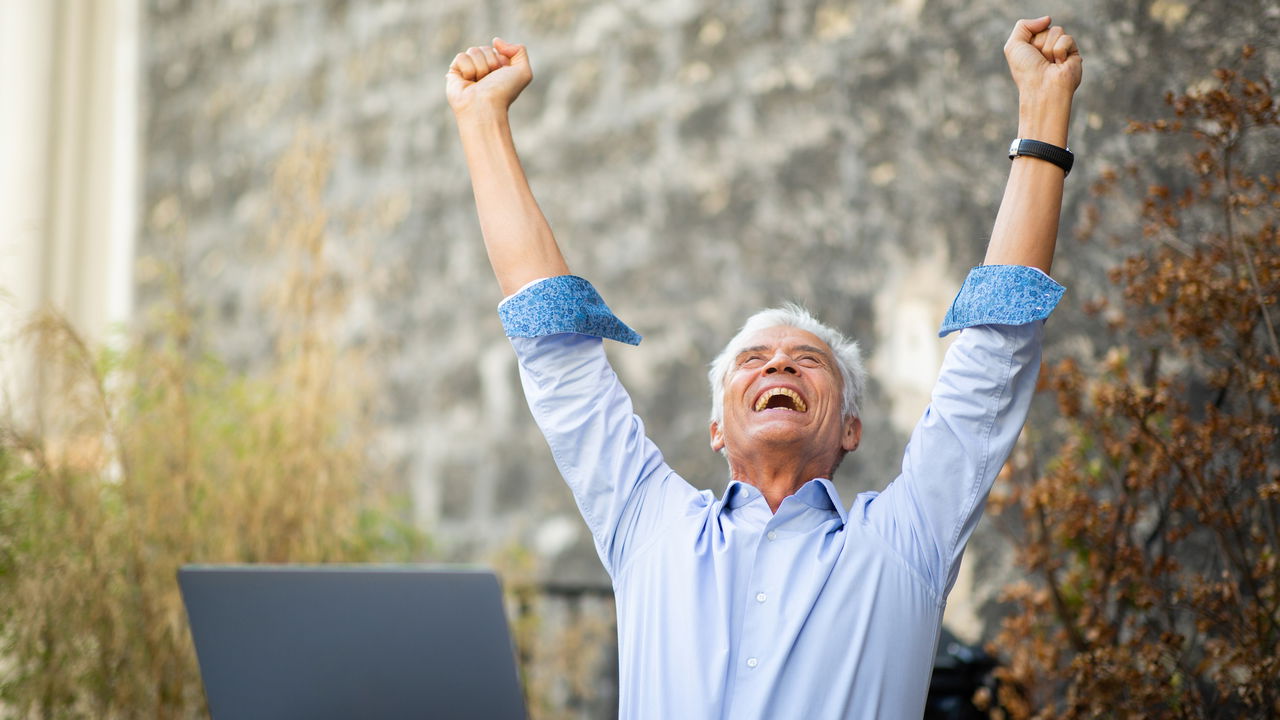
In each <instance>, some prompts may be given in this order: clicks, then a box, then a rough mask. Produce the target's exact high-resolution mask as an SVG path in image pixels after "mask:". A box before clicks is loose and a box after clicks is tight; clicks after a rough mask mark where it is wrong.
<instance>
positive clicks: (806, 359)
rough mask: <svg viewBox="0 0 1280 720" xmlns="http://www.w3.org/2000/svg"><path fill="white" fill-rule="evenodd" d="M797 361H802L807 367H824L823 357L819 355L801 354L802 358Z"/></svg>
mask: <svg viewBox="0 0 1280 720" xmlns="http://www.w3.org/2000/svg"><path fill="white" fill-rule="evenodd" d="M796 362H798V363H800V364H801V365H803V366H805V367H813V368H816V367H822V359H821V358H819V357H818V356H817V355H801V356H800V358H799V359H797V360H796Z"/></svg>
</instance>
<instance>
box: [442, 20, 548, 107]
mask: <svg viewBox="0 0 1280 720" xmlns="http://www.w3.org/2000/svg"><path fill="white" fill-rule="evenodd" d="M445 78H446V81H445V94H446V96H447V97H448V98H449V107H451V108H453V112H454V114H455V115H463V114H466V113H468V112H471V111H474V110H499V111H505V110H506V109H507V108H508V107H510V105H511V103H513V102H515V99H516V98H517V97H518V96H519V95H520V91H522V90H524V89H525V87H526V86H527V85H528V84H529V81H530V80H532V79H533V67H532V66H530V65H529V53H528V51H527V50H525V47H524V46H523V45H512V44H511V43H508V42H505V41H504V40H503V39H502V38H494V39H493V45H491V46H487V47H472V48H468V49H467V51H466V52H463V53H458V54H457V55H455V56H454V58H453V63H452V64H450V65H449V72H448V74H447V75H445Z"/></svg>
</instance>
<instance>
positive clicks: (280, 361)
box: [0, 136, 423, 718]
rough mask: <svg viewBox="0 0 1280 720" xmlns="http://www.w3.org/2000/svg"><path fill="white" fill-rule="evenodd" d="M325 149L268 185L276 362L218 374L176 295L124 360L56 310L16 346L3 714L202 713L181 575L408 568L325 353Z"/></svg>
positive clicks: (2, 433) (0, 667)
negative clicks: (27, 408)
mask: <svg viewBox="0 0 1280 720" xmlns="http://www.w3.org/2000/svg"><path fill="white" fill-rule="evenodd" d="M327 172H328V154H327V152H326V151H325V148H324V146H323V145H322V144H320V143H318V142H316V141H314V140H312V139H310V138H308V137H306V136H303V137H302V138H301V140H300V141H299V142H298V144H297V145H296V146H295V147H294V148H293V149H292V150H291V151H290V152H289V153H287V154H286V156H285V157H284V158H283V160H282V162H281V164H280V167H279V168H278V170H277V173H276V178H275V203H276V207H277V208H279V213H278V217H277V221H276V223H275V225H274V227H273V229H272V232H271V238H272V241H273V247H274V248H275V249H276V251H277V252H278V253H279V256H280V260H281V261H282V263H283V265H284V267H285V271H284V273H283V274H282V276H281V277H282V279H281V281H280V283H279V284H278V286H277V290H278V293H277V294H276V297H274V298H273V300H272V302H271V303H270V307H269V308H268V312H267V313H266V314H265V316H264V319H265V320H266V321H267V322H275V323H276V327H275V328H274V329H275V331H276V333H277V334H276V339H277V342H276V345H275V352H274V356H273V357H272V358H271V359H270V361H269V362H267V363H266V364H265V367H264V369H263V370H262V371H261V372H257V373H254V374H252V375H251V374H248V373H236V372H232V371H230V370H229V369H228V368H227V367H226V366H225V365H224V364H222V363H221V362H219V361H218V360H217V359H216V358H213V357H210V356H208V355H207V354H204V353H202V352H201V351H200V349H199V348H200V345H201V343H200V342H199V341H198V340H199V339H198V337H196V336H195V334H194V332H193V330H192V328H193V326H194V318H193V313H192V311H191V310H190V309H189V308H188V307H187V305H186V303H185V301H184V299H183V297H182V287H181V285H180V283H179V282H177V281H176V280H175V281H173V282H172V283H171V293H170V294H171V298H172V301H171V302H169V303H166V307H165V310H164V312H163V313H162V314H161V315H159V316H157V317H156V318H154V319H153V321H152V322H151V323H150V327H148V328H147V329H146V330H145V331H144V332H140V333H138V334H137V336H136V338H137V339H135V340H133V341H131V343H130V344H129V346H128V347H127V348H125V349H124V350H121V351H115V352H113V351H109V350H100V351H95V350H92V349H90V348H89V347H88V346H87V345H86V343H85V342H84V341H83V340H82V339H81V338H80V337H79V336H78V335H77V334H76V332H75V330H74V329H73V328H71V327H70V326H69V325H68V324H67V323H66V322H65V321H63V320H61V319H60V318H58V317H56V316H54V315H44V316H42V317H40V318H38V319H37V320H35V321H34V322H33V323H32V324H31V326H30V327H29V328H28V329H27V331H26V332H25V333H23V335H22V337H21V338H20V339H19V340H17V341H15V343H18V342H20V343H23V344H25V345H26V346H27V348H28V349H29V350H31V351H32V352H33V353H34V356H35V358H36V360H37V364H38V366H39V372H38V382H39V387H38V389H39V392H38V393H37V394H36V395H37V403H36V406H37V408H39V410H40V411H41V412H40V415H39V417H38V418H37V421H36V422H33V423H28V424H27V425H26V426H19V424H18V423H17V422H16V421H14V420H12V419H11V420H9V421H6V422H4V423H3V424H2V425H0V613H2V614H0V641H2V642H3V649H2V650H0V677H2V678H3V681H2V683H0V702H2V703H3V705H0V707H3V708H4V709H5V710H7V712H8V713H9V714H11V715H14V716H17V717H59V718H76V717H91V718H114V717H146V718H185V717H193V716H199V715H203V714H205V710H204V700H203V693H202V691H201V686H200V680H199V674H198V671H197V667H196V663H195V657H194V653H193V651H192V647H191V644H190V637H189V633H188V630H187V627H186V616H185V612H184V610H183V606H182V601H181V598H180V595H179V591H178V586H177V582H176V570H177V568H178V567H179V566H180V565H182V564H185V563H193V562H199V563H205V562H208V563H223V562H269V563H283V562H363V561H370V560H406V559H409V558H412V557H414V556H416V555H418V554H420V552H421V551H422V549H423V538H422V537H421V536H420V535H419V534H418V533H416V532H415V531H413V530H411V529H409V527H408V525H406V524H405V523H403V522H401V521H400V520H399V519H398V518H399V517H400V515H401V513H400V511H399V510H398V509H397V507H396V506H395V505H394V504H393V503H392V502H391V499H390V495H389V494H388V493H387V492H386V490H385V487H384V485H383V483H382V482H381V479H380V478H381V475H380V474H379V473H378V471H377V469H376V468H375V467H374V465H373V464H372V463H371V460H370V458H371V453H370V448H369V443H368V435H369V433H368V432H367V428H366V424H365V422H364V417H363V415H364V412H363V406H364V402H363V401H364V398H363V395H364V393H365V391H366V390H368V383H367V382H366V381H365V378H366V377H367V373H366V372H365V371H364V370H363V368H362V365H361V362H360V358H359V357H358V356H356V355H353V354H351V353H345V352H343V351H341V350H340V349H339V348H337V347H335V345H334V343H333V341H332V340H331V338H332V337H333V335H334V334H333V332H332V330H331V327H330V323H331V322H332V321H333V320H334V319H335V318H336V317H337V314H338V313H339V312H340V311H341V309H342V298H341V296H340V294H339V293H338V291H337V290H336V289H335V288H336V287H338V285H337V284H336V283H334V282H333V273H332V272H331V271H330V269H329V268H328V267H327V265H326V263H325V254H324V239H325V238H324V235H325V226H326V219H325V218H326V216H325V213H324V207H323V204H322V197H321V196H322V192H323V188H324V184H325V181H326V178H327Z"/></svg>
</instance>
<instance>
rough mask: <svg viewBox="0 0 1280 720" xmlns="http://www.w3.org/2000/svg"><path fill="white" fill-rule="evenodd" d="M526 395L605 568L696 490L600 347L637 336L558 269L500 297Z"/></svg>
mask: <svg viewBox="0 0 1280 720" xmlns="http://www.w3.org/2000/svg"><path fill="white" fill-rule="evenodd" d="M499 314H500V316H501V319H502V322H503V326H504V328H506V330H507V334H508V336H510V338H511V343H512V346H513V347H514V348H515V350H516V356H517V358H518V360H519V367H520V380H521V383H522V384H523V386H524V392H525V398H526V400H527V401H528V403H529V409H530V411H531V412H532V413H533V416H534V419H535V420H536V421H537V423H538V427H539V428H540V429H541V430H542V434H543V436H544V437H545V438H546V440H547V444H548V446H550V448H551V454H552V457H553V458H554V460H555V462H556V466H557V467H558V468H559V470H560V473H561V474H562V475H563V476H564V479H565V482H566V483H567V484H568V485H569V488H570V490H571V491H572V492H573V496H574V499H575V501H576V502H577V504H578V509H579V510H580V511H581V513H582V516H583V518H584V519H585V520H586V522H587V526H588V528H589V529H590V531H591V534H592V537H593V538H594V540H595V544H596V550H597V552H598V553H599V555H600V559H601V561H602V562H603V563H604V566H605V569H606V570H608V572H609V574H610V575H611V576H616V575H615V574H616V572H617V570H618V569H620V568H621V567H622V566H623V565H624V564H625V561H626V557H627V555H628V554H629V553H630V552H631V551H632V550H633V549H635V548H638V547H641V546H643V545H645V544H646V543H647V541H648V539H649V538H651V537H654V536H655V533H656V532H657V531H658V530H659V529H660V528H661V527H662V526H663V525H664V524H665V523H666V522H668V521H669V520H671V519H673V518H674V517H676V516H678V515H680V514H682V511H683V510H684V509H686V508H688V507H689V506H690V504H691V503H697V502H699V500H700V498H701V497H702V496H701V494H699V493H698V492H697V491H696V490H694V489H693V488H692V487H691V486H690V485H689V484H688V483H686V482H685V481H684V480H683V479H681V478H680V477H679V476H678V475H676V474H675V473H674V472H673V471H672V470H671V468H670V467H669V466H668V465H667V464H666V462H665V461H664V460H663V457H662V453H661V452H660V451H659V450H658V448H657V447H656V446H655V445H654V444H653V442H651V441H650V440H649V438H648V437H646V435H645V430H644V423H643V422H641V420H640V418H639V417H637V416H636V415H635V413H634V411H633V409H632V404H631V398H630V397H629V396H628V394H627V392H626V390H625V389H624V388H623V386H622V383H621V382H620V381H619V380H618V377H617V375H616V374H615V373H614V371H613V368H612V367H610V365H609V362H608V359H607V358H606V357H605V353H604V347H603V341H602V339H601V338H605V337H608V338H612V339H615V340H619V341H621V342H627V343H632V344H634V343H637V342H639V340H640V336H639V335H637V334H636V333H635V331H633V330H631V328H629V327H627V326H626V325H625V324H623V323H622V322H621V321H620V320H618V319H617V318H616V317H614V315H613V313H612V312H610V311H609V308H608V307H607V306H606V305H605V304H604V301H603V300H601V299H600V296H599V294H598V293H596V291H595V289H594V288H592V287H591V285H590V283H588V282H587V281H586V280H583V279H582V278H576V277H573V276H559V277H553V278H547V279H545V280H542V281H539V282H537V283H534V284H532V285H530V286H528V287H526V288H524V289H522V290H521V291H520V292H519V293H516V294H515V295H513V296H512V297H510V298H507V299H506V300H504V301H503V304H502V305H501V306H500V307H499Z"/></svg>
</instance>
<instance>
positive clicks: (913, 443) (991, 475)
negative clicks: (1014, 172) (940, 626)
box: [862, 266, 1063, 602]
mask: <svg viewBox="0 0 1280 720" xmlns="http://www.w3.org/2000/svg"><path fill="white" fill-rule="evenodd" d="M1062 292H1063V288H1062V286H1061V285H1058V283H1056V282H1054V281H1053V280H1052V279H1050V278H1049V277H1048V276H1047V275H1044V274H1043V273H1040V272H1039V271H1038V270H1035V269H1033V268H1019V267H1014V266H985V267H980V268H975V269H974V270H973V271H972V272H971V273H970V274H969V277H968V279H966V280H965V283H964V286H963V287H962V288H961V290H960V292H959V294H958V295H957V297H956V300H955V302H954V303H953V304H952V308H951V311H950V312H948V314H947V320H946V321H945V322H944V324H943V333H942V334H946V333H947V332H951V331H952V330H962V332H961V333H960V335H959V337H958V338H957V339H956V341H955V342H954V343H953V344H952V346H951V348H950V349H949V350H948V351H947V354H946V359H945V360H944V361H943V363H942V370H941V372H940V374H939V377H938V381H937V384H936V385H935V386H934V389H933V393H932V397H931V399H930V403H929V406H928V408H927V409H926V410H925V412H924V416H923V417H922V418H921V419H920V421H919V423H918V424H917V425H916V427H915V430H914V431H913V432H912V434H911V439H910V441H909V442H908V443H907V448H906V452H905V454H904V456H903V460H902V472H901V474H900V475H899V476H898V477H897V478H896V479H895V480H894V481H893V482H892V483H891V484H890V485H889V487H887V488H885V490H884V492H882V493H880V494H879V495H878V496H875V497H874V498H873V499H871V500H870V501H869V502H867V503H866V504H865V505H864V507H863V508H862V512H863V513H864V518H865V521H866V522H869V523H871V524H872V525H873V526H875V527H876V528H877V529H878V530H879V532H880V534H881V535H882V536H883V537H885V538H886V540H887V541H888V542H889V543H890V544H891V545H892V546H894V548H895V549H897V550H898V551H899V552H900V553H902V554H903V555H904V557H905V558H907V559H908V561H909V562H910V563H911V564H912V565H913V566H915V567H916V569H917V570H918V571H919V572H920V573H921V574H922V575H923V578H924V579H925V581H926V582H928V584H929V585H930V586H931V587H932V588H933V589H934V591H935V592H937V593H938V599H939V602H941V601H942V600H943V599H944V598H945V596H946V593H947V592H949V591H950V589H951V586H952V585H953V584H954V583H955V579H956V575H957V573H958V572H959V567H960V557H961V555H962V554H963V553H964V548H965V544H966V543H967V542H968V541H969V537H970V536H971V535H972V534H973V530H974V528H975V527H976V526H977V524H978V520H979V519H980V518H981V516H982V511H983V509H984V507H985V506H986V500H987V493H988V492H989V491H990V490H991V485H992V483H993V482H994V481H995V477H996V475H997V474H998V473H999V472H1000V468H1001V467H1002V466H1003V465H1004V462H1005V460H1006V459H1007V458H1008V456H1009V453H1010V452H1011V451H1012V449H1013V445H1014V443H1015V442H1016V441H1017V439H1018V434H1019V433H1020V432H1021V431H1022V425H1023V423H1024V422H1025V421H1026V417H1027V412H1028V410H1029V408H1030V406H1031V398H1032V396H1033V395H1034V394H1035V386H1036V378H1037V376H1038V375H1039V371H1040V355H1041V341H1042V337H1043V327H1044V320H1045V318H1046V317H1047V316H1048V314H1049V313H1050V312H1052V310H1053V308H1054V306H1055V305H1056V304H1057V301H1058V299H1059V298H1060V297H1061V296H1062Z"/></svg>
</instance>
